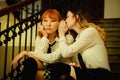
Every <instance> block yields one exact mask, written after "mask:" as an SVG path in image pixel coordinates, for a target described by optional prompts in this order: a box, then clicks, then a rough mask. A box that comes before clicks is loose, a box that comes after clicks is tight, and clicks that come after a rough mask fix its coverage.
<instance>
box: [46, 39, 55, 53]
mask: <svg viewBox="0 0 120 80" xmlns="http://www.w3.org/2000/svg"><path fill="white" fill-rule="evenodd" d="M55 43H56V41H55V42H54V43H53V44H49V47H48V51H47V53H48V54H49V53H51V47H52V46H53V45H54V44H55Z"/></svg>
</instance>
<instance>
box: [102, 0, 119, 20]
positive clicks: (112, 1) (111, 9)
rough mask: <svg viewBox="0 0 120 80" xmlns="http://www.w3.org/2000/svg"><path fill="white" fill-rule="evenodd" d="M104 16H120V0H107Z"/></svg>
mask: <svg viewBox="0 0 120 80" xmlns="http://www.w3.org/2000/svg"><path fill="white" fill-rule="evenodd" d="M104 18H120V0H105V8H104Z"/></svg>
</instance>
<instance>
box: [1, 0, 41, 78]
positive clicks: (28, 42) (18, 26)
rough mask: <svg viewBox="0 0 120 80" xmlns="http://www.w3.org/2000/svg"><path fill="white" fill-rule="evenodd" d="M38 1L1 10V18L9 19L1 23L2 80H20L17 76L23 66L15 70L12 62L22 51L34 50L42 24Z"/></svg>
mask: <svg viewBox="0 0 120 80" xmlns="http://www.w3.org/2000/svg"><path fill="white" fill-rule="evenodd" d="M37 1H38V0H23V1H20V2H18V3H16V4H13V5H11V6H8V7H6V8H3V9H1V10H0V18H2V17H6V19H7V20H6V21H5V22H2V21H3V20H2V21H1V22H0V52H1V53H0V66H1V69H0V80H19V79H18V78H17V77H15V76H16V75H19V72H20V66H21V65H20V64H18V67H17V68H16V70H14V69H13V66H11V61H12V60H13V58H14V57H15V55H17V54H18V53H20V52H21V51H22V50H33V45H34V39H35V37H36V35H37V26H38V23H39V22H40V20H39V18H40V6H39V5H35V3H36V2H37ZM11 15H13V17H11ZM12 18H13V19H12ZM11 20H12V22H11ZM1 55H2V56H1ZM10 67H11V68H10ZM9 72H10V73H9Z"/></svg>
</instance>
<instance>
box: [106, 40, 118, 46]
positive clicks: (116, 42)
mask: <svg viewBox="0 0 120 80" xmlns="http://www.w3.org/2000/svg"><path fill="white" fill-rule="evenodd" d="M106 47H119V48H120V41H115V42H107V44H106Z"/></svg>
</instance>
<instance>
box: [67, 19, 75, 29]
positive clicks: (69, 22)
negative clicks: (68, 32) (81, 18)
mask: <svg viewBox="0 0 120 80" xmlns="http://www.w3.org/2000/svg"><path fill="white" fill-rule="evenodd" d="M73 24H74V22H73V21H72V20H71V21H67V26H68V28H70V27H72V26H73Z"/></svg>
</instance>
